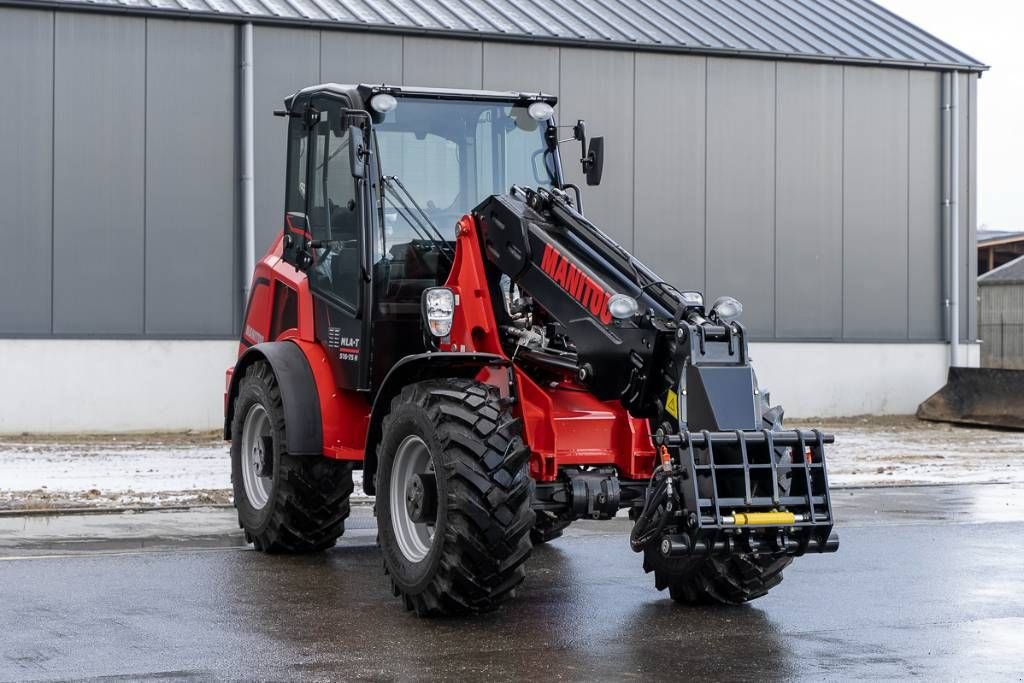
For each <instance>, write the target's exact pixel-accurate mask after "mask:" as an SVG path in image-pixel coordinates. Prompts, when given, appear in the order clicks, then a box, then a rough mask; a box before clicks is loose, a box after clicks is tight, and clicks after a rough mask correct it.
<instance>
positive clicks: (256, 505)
mask: <svg viewBox="0 0 1024 683" xmlns="http://www.w3.org/2000/svg"><path fill="white" fill-rule="evenodd" d="M231 483H232V486H233V489H234V497H235V509H236V510H237V511H238V524H239V526H240V527H242V528H243V529H244V530H245V537H246V540H247V541H249V542H250V543H252V544H253V546H255V548H256V549H257V550H262V551H265V552H269V553H303V552H314V551H318V550H324V549H326V548H330V547H331V546H333V545H334V543H335V541H337V539H338V537H339V536H341V535H342V533H344V531H345V519H346V518H347V517H348V515H349V496H350V495H351V493H352V464H351V463H346V462H339V461H336V460H329V459H327V458H324V457H318V456H301V457H300V456H294V455H291V454H290V453H288V434H287V430H286V429H285V422H284V410H283V408H282V405H281V391H280V389H279V387H278V385H277V379H276V378H275V377H274V373H273V371H272V370H271V369H270V366H269V365H268V364H267V363H265V362H262V361H260V362H256V363H253V364H252V365H251V366H250V367H249V369H248V370H246V373H245V376H244V377H242V380H241V382H240V383H239V388H238V397H237V398H236V399H235V408H234V419H233V420H232V422H231Z"/></svg>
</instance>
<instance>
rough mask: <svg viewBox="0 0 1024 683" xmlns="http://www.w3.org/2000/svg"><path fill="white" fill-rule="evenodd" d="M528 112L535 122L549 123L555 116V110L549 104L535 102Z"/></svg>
mask: <svg viewBox="0 0 1024 683" xmlns="http://www.w3.org/2000/svg"><path fill="white" fill-rule="evenodd" d="M526 111H528V112H529V113H530V118H531V119H533V120H534V121H547V120H548V119H550V118H551V117H552V116H553V115H554V113H555V108H554V107H552V106H551V105H550V104H548V103H547V102H534V103H533V104H531V105H530V106H529V108H527V110H526Z"/></svg>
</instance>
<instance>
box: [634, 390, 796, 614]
mask: <svg viewBox="0 0 1024 683" xmlns="http://www.w3.org/2000/svg"><path fill="white" fill-rule="evenodd" d="M782 417H783V411H782V408H781V407H778V406H776V407H775V408H769V407H768V404H767V402H766V401H765V400H764V398H763V394H762V398H761V424H762V427H763V428H765V429H770V430H772V431H781V430H782V426H783V425H782ZM786 456H787V452H786V450H785V449H783V448H777V449H775V452H774V453H772V454H771V457H772V458H774V459H775V461H776V464H784V461H785V458H786ZM776 482H777V484H778V487H779V490H780V492H781V493H782V495H786V494H788V493H789V489H790V485H791V483H792V472H791V470H790V469H789V468H780V469H779V471H778V479H777V480H776ZM733 484H734V485H735V484H736V482H733ZM766 485H768V484H767V482H765V481H764V480H763V479H759V480H756V481H755V482H753V483H752V487H753V490H754V494H755V495H756V494H758V493H759V489H760V488H762V487H764V486H766ZM702 494H703V495H710V489H708V490H707V491H703V492H702ZM736 494H737V495H741V493H740V492H739V491H737V493H736ZM792 561H793V558H791V557H789V556H786V555H779V554H775V555H772V554H753V553H743V554H736V555H727V556H723V557H694V558H668V557H665V556H664V555H662V553H661V544H660V542H659V540H657V539H656V540H654V541H653V542H651V543H648V544H647V546H646V547H645V548H644V571H645V572H653V573H654V585H655V587H656V588H657V589H658V590H664V589H666V588H667V589H668V591H669V595H670V596H671V597H672V599H673V600H675V601H676V602H681V603H685V604H704V603H725V604H729V605H740V604H743V603H745V602H749V601H751V600H754V599H756V598H759V597H762V596H764V595H766V594H767V593H768V591H769V590H771V589H772V588H774V587H775V586H777V585H778V584H780V583H781V582H782V570H784V569H785V568H786V567H788V566H789V565H790V563H791V562H792Z"/></svg>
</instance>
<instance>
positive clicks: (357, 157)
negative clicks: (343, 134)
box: [348, 126, 367, 178]
mask: <svg viewBox="0 0 1024 683" xmlns="http://www.w3.org/2000/svg"><path fill="white" fill-rule="evenodd" d="M348 138H349V140H348V163H349V166H351V167H352V177H353V178H365V177H366V156H367V151H366V145H365V142H364V141H363V129H362V128H360V127H359V126H349V127H348Z"/></svg>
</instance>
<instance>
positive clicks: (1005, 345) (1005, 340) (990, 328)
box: [978, 322, 1024, 370]
mask: <svg viewBox="0 0 1024 683" xmlns="http://www.w3.org/2000/svg"><path fill="white" fill-rule="evenodd" d="M978 337H979V338H980V339H981V366H982V367H983V368H1006V369H1012V370H1024V323H1018V322H1013V323H1008V322H997V323H981V324H979V325H978Z"/></svg>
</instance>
